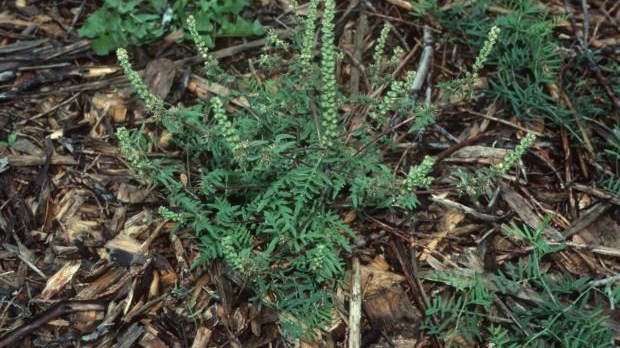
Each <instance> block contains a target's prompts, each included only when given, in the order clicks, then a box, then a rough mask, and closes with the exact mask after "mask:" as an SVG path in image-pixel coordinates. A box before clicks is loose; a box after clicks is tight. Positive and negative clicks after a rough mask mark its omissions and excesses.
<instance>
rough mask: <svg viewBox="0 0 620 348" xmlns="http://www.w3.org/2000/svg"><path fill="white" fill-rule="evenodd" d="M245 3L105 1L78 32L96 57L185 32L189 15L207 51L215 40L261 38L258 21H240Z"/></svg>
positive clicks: (220, 0) (221, 0) (223, 0)
mask: <svg viewBox="0 0 620 348" xmlns="http://www.w3.org/2000/svg"><path fill="white" fill-rule="evenodd" d="M249 3H250V2H249V0H216V1H208V0H193V1H192V0H178V1H174V4H172V5H170V4H169V2H168V1H167V0H131V1H124V0H105V1H104V2H103V4H102V6H101V7H100V8H99V9H98V10H97V11H95V12H94V13H93V14H91V15H90V16H89V17H88V19H86V21H85V22H84V25H83V26H82V27H81V28H80V29H79V30H78V34H80V36H82V37H87V38H90V39H93V40H92V41H91V47H92V49H93V50H94V51H95V52H96V53H97V54H100V55H105V54H108V53H109V52H110V51H113V50H115V49H116V48H118V47H125V46H128V45H136V44H140V45H142V44H145V43H149V42H153V41H155V40H157V39H159V38H161V37H163V36H164V35H165V34H166V33H169V32H173V31H174V30H178V29H187V28H186V26H185V24H184V23H185V20H186V18H187V16H188V15H187V14H188V13H191V14H192V15H193V16H194V17H195V18H196V22H197V25H196V29H197V30H198V31H199V32H200V33H201V34H202V35H203V38H204V39H203V41H204V42H205V43H206V44H207V45H208V46H209V47H210V46H212V45H213V42H214V39H215V37H225V36H248V35H259V34H262V32H263V28H262V26H261V25H260V23H259V22H258V21H255V22H249V21H247V20H245V19H243V18H242V17H241V12H242V11H243V9H244V8H245V7H246V6H247V5H249Z"/></svg>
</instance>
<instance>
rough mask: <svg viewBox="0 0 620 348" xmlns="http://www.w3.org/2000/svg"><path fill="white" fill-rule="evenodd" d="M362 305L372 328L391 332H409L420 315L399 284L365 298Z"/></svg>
mask: <svg viewBox="0 0 620 348" xmlns="http://www.w3.org/2000/svg"><path fill="white" fill-rule="evenodd" d="M363 306H364V313H366V315H367V316H368V319H369V320H370V323H371V324H372V326H373V327H374V328H376V329H379V330H382V331H388V332H391V333H402V331H406V332H411V331H412V330H411V328H412V325H415V322H416V321H417V320H418V319H419V318H420V317H421V314H420V313H419V312H418V311H417V310H416V308H415V307H414V306H413V305H412V304H411V302H410V300H409V298H408V297H407V294H405V292H404V291H403V289H402V288H401V287H400V286H393V287H391V288H389V289H387V290H386V291H383V292H382V293H380V294H377V295H375V296H371V297H369V298H367V299H365V300H364V302H363Z"/></svg>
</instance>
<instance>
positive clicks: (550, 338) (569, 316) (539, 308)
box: [424, 220, 620, 348]
mask: <svg viewBox="0 0 620 348" xmlns="http://www.w3.org/2000/svg"><path fill="white" fill-rule="evenodd" d="M548 222H549V220H547V221H546V223H547V224H548ZM547 224H544V225H543V226H542V227H541V228H539V229H537V230H532V229H530V228H528V227H527V226H523V227H519V226H517V225H515V224H510V225H507V226H504V231H505V234H506V235H507V236H508V237H510V238H513V239H514V240H515V241H519V242H520V243H524V244H525V246H526V247H531V248H532V252H531V253H530V254H529V255H528V256H527V257H526V258H525V259H524V258H520V259H519V260H518V261H516V262H508V263H507V264H506V265H505V267H503V270H501V271H498V272H496V273H485V272H482V270H480V269H475V267H472V268H460V269H452V270H446V271H434V272H430V273H429V274H427V275H426V276H425V278H426V279H428V280H433V281H437V282H442V283H445V284H448V285H450V286H452V287H453V288H454V289H455V292H454V293H453V294H451V295H449V296H447V297H443V296H435V297H434V298H433V300H432V302H431V305H430V306H429V308H428V310H427V312H426V313H425V314H426V319H425V322H424V326H425V327H426V328H427V330H428V332H429V333H431V334H436V335H441V336H442V337H444V338H445V340H446V343H448V346H458V344H456V343H457V342H459V341H461V342H462V341H465V342H480V341H483V342H489V343H491V344H494V346H495V347H515V348H516V347H575V348H576V347H610V346H611V345H613V336H614V333H613V330H612V329H611V328H609V327H608V326H607V325H606V324H605V319H606V318H607V315H606V314H605V313H604V311H603V304H604V303H605V302H607V304H608V305H609V307H610V308H614V307H616V306H617V305H618V303H619V301H620V297H619V296H618V295H619V294H620V287H619V286H618V285H617V283H615V282H614V281H609V282H598V281H591V280H589V279H587V278H583V277H582V278H579V279H574V278H572V277H570V276H566V275H555V274H550V273H548V272H546V271H544V270H543V269H542V266H541V265H542V264H543V262H544V258H545V257H547V256H549V255H551V254H553V253H556V252H558V251H560V250H563V249H565V245H555V246H551V245H550V244H549V243H547V242H546V241H545V239H544V238H543V236H542V231H543V230H544V228H545V226H546V225H547ZM595 295H597V296H600V297H602V298H604V299H605V302H603V303H600V302H599V305H598V306H592V302H593V301H592V298H593V297H594V296H595ZM505 299H508V301H511V303H513V304H512V305H507V304H506V303H504V302H503V301H505ZM601 302H602V301H601ZM497 313H501V315H500V316H508V317H510V318H512V320H508V321H501V320H497V319H498V317H497ZM431 317H434V318H435V319H436V320H438V321H439V324H438V325H436V324H434V323H433V322H431ZM456 338H458V340H457V339H456Z"/></svg>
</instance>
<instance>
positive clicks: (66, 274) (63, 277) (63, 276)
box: [41, 260, 82, 300]
mask: <svg viewBox="0 0 620 348" xmlns="http://www.w3.org/2000/svg"><path fill="white" fill-rule="evenodd" d="M81 265H82V261H81V260H71V261H69V262H67V263H65V264H64V265H63V266H62V267H61V268H60V269H59V270H58V272H56V273H54V275H53V276H51V277H50V278H49V279H48V280H47V282H46V283H45V288H44V289H43V291H42V292H41V298H42V299H43V300H49V299H50V298H52V297H54V296H55V295H56V294H58V293H59V292H60V291H62V289H63V288H64V287H65V285H67V284H69V283H70V282H71V280H72V279H73V276H75V273H76V272H77V271H78V270H79V269H80V266H81Z"/></svg>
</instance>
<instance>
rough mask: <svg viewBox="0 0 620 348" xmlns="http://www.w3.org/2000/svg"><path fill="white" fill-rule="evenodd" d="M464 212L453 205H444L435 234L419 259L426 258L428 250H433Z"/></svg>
mask: <svg viewBox="0 0 620 348" xmlns="http://www.w3.org/2000/svg"><path fill="white" fill-rule="evenodd" d="M464 218H465V214H463V212H461V211H460V210H458V209H456V208H454V207H446V208H445V209H444V214H443V216H442V217H441V220H440V221H439V226H438V229H439V231H438V233H437V235H436V236H435V237H434V238H433V239H432V240H431V241H430V242H429V243H428V244H427V245H426V248H425V249H424V251H423V252H422V253H421V254H420V260H422V261H423V260H426V258H427V257H428V254H429V252H430V251H433V250H435V248H437V245H439V242H441V241H442V240H443V239H444V238H445V237H446V236H447V235H448V234H450V233H451V232H452V231H454V229H455V228H456V226H457V225H458V224H459V223H460V222H461V221H463V219H464Z"/></svg>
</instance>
